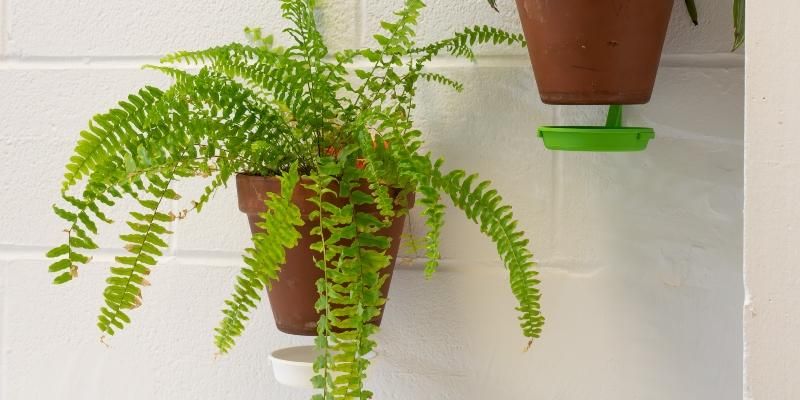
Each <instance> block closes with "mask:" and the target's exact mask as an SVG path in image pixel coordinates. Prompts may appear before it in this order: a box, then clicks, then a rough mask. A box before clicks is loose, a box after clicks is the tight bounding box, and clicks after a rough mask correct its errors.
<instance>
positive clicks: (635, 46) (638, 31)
mask: <svg viewBox="0 0 800 400" xmlns="http://www.w3.org/2000/svg"><path fill="white" fill-rule="evenodd" d="M685 1H686V6H687V9H688V11H689V15H690V16H691V18H692V21H693V22H694V23H695V25H696V24H697V22H698V21H697V7H696V6H695V1H694V0H685ZM673 2H674V0H652V1H640V0H624V1H617V2H614V3H613V4H611V2H607V1H597V0H562V1H548V0H516V4H517V10H518V11H519V16H520V20H521V22H522V28H523V31H524V32H525V36H526V37H527V39H528V51H529V53H530V58H531V63H532V65H533V69H534V73H535V75H536V82H537V84H538V87H539V94H540V96H541V98H542V101H543V102H545V103H548V104H601V105H602V104H643V103H647V102H648V101H650V96H651V95H652V92H653V86H654V84H655V79H656V73H657V71H658V64H659V61H660V60H661V50H662V47H663V45H664V39H665V37H666V33H667V26H668V24H669V20H670V16H671V14H672V6H673ZM733 2H734V5H733V13H734V45H733V49H734V50H736V49H737V48H738V47H739V46H741V45H742V44H743V43H744V11H745V9H744V0H733ZM489 4H490V5H491V6H492V8H494V9H495V10H497V0H489Z"/></svg>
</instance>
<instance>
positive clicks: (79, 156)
mask: <svg viewBox="0 0 800 400" xmlns="http://www.w3.org/2000/svg"><path fill="white" fill-rule="evenodd" d="M162 95H163V92H162V91H161V90H160V89H157V88H154V87H151V86H148V87H145V88H143V89H141V90H139V92H138V93H137V94H132V95H130V96H128V101H124V102H120V107H119V108H114V109H112V110H110V111H109V112H107V113H105V114H99V115H96V116H95V117H94V118H92V121H91V122H90V123H89V128H88V129H87V130H85V131H82V132H81V140H79V141H78V144H77V145H76V146H75V150H74V152H73V154H74V155H73V156H72V158H70V162H69V164H67V172H66V173H65V174H64V182H63V183H62V186H61V191H62V192H66V191H67V190H68V189H69V188H70V187H72V186H73V185H75V184H76V183H77V182H78V181H79V180H80V179H81V178H82V177H83V176H84V175H85V174H87V173H89V172H90V171H91V170H92V168H94V167H95V166H96V165H98V164H100V163H102V162H103V161H104V160H105V159H106V158H107V157H110V155H112V154H115V153H117V152H119V149H120V147H123V146H124V145H125V141H124V140H122V139H121V138H124V137H126V136H127V135H129V134H130V133H131V130H130V128H131V127H130V126H129V125H128V124H129V123H130V121H131V120H132V118H131V117H134V116H137V115H140V114H141V113H142V112H143V111H144V110H146V109H147V108H148V107H150V106H152V105H153V104H154V103H156V102H157V101H158V100H159V99H160V98H161V96H162Z"/></svg>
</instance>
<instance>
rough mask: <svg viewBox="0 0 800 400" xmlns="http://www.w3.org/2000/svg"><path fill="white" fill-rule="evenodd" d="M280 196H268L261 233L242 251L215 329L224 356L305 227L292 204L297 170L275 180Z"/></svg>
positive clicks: (276, 275) (292, 170)
mask: <svg viewBox="0 0 800 400" xmlns="http://www.w3.org/2000/svg"><path fill="white" fill-rule="evenodd" d="M278 179H279V181H280V187H281V193H280V194H276V193H269V195H268V198H267V200H266V201H265V204H266V206H267V211H266V212H265V213H262V214H261V215H260V216H261V218H263V221H261V222H259V223H258V224H257V226H258V227H259V228H261V229H262V232H259V233H255V234H253V247H251V248H248V249H245V254H246V255H245V256H244V262H245V264H247V267H244V268H242V270H241V272H240V274H239V277H238V278H236V287H235V289H234V294H233V296H232V299H231V300H228V301H226V302H225V303H226V304H227V305H228V307H227V308H226V309H225V310H224V311H223V314H225V318H224V319H223V320H222V323H221V324H220V326H219V327H218V328H217V329H216V332H217V335H216V343H217V348H218V349H219V350H220V351H221V352H223V353H225V352H227V351H228V350H230V349H231V347H233V345H234V341H233V339H234V338H236V337H238V336H239V335H241V334H242V332H243V331H244V321H247V320H248V317H247V315H246V314H247V313H248V312H249V311H251V309H253V308H256V307H257V304H256V303H257V302H259V301H261V294H260V292H263V291H264V290H265V289H267V290H269V288H271V287H272V282H273V281H274V280H276V279H277V278H278V272H280V268H281V266H282V265H283V263H284V262H286V250H287V249H291V248H294V247H295V246H297V242H298V241H299V240H300V233H299V232H297V228H296V227H298V226H302V225H303V224H304V222H303V219H302V217H301V215H300V209H299V208H298V207H297V206H296V205H295V204H294V203H292V192H293V191H294V188H295V186H297V182H299V181H300V177H299V176H298V175H297V167H292V169H290V170H289V172H287V173H285V174H284V175H283V176H281V177H278Z"/></svg>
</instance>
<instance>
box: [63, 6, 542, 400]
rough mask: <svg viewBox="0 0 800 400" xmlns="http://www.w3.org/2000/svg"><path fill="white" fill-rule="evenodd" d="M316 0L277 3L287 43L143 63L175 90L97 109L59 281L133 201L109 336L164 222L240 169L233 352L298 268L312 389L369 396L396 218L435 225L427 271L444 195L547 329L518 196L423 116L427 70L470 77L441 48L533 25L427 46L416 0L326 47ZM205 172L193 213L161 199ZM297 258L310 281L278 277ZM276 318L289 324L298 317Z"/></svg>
mask: <svg viewBox="0 0 800 400" xmlns="http://www.w3.org/2000/svg"><path fill="white" fill-rule="evenodd" d="M314 3H315V1H314V0H281V7H282V10H283V15H284V17H285V18H286V19H287V20H288V22H289V24H290V27H289V28H287V29H286V30H285V31H284V32H286V33H287V34H288V36H290V37H291V38H292V39H293V42H292V44H291V45H290V46H288V47H286V48H281V47H276V46H274V45H273V41H272V37H271V36H264V35H262V33H261V31H260V30H258V29H249V30H246V32H247V34H248V36H249V38H250V39H251V42H252V43H251V44H239V43H232V44H229V45H224V46H219V47H214V48H210V49H207V50H201V51H187V52H177V53H174V54H171V55H169V56H167V57H165V58H164V59H163V60H162V63H161V64H159V65H151V66H148V67H147V68H152V69H155V70H159V71H162V72H163V73H165V74H167V75H169V76H170V77H172V78H173V79H174V83H173V84H172V85H171V86H169V87H168V88H166V89H159V88H155V87H151V86H147V87H144V88H142V89H141V90H139V91H138V92H136V93H134V94H131V95H130V96H128V98H127V99H124V100H122V101H120V102H119V106H118V107H115V108H113V109H111V110H109V111H107V112H105V113H102V114H99V115H96V116H95V117H94V118H92V120H91V121H90V123H89V127H88V128H87V129H86V130H85V131H83V132H81V134H80V136H81V137H80V139H79V141H78V143H77V146H76V147H75V151H74V154H73V156H72V157H71V158H70V161H69V163H68V164H67V166H66V170H67V172H66V174H65V176H64V181H63V185H62V186H61V192H62V197H63V200H64V201H63V204H61V205H57V206H54V210H55V212H56V214H57V215H58V216H59V217H61V218H62V219H63V220H64V221H65V222H66V224H67V229H66V230H65V232H66V240H65V242H64V243H63V244H61V245H59V246H57V247H55V248H54V249H52V250H51V251H50V252H48V256H49V257H51V258H53V259H54V262H53V263H52V265H51V266H50V271H51V272H52V273H54V274H55V279H54V281H55V283H57V284H63V283H67V282H69V281H71V280H73V279H75V278H76V277H77V276H78V269H79V267H80V265H82V264H86V263H87V262H88V261H89V257H88V255H87V252H89V251H91V250H93V249H96V248H97V245H96V243H95V237H96V235H97V234H98V230H99V225H100V224H101V223H110V222H111V221H110V219H109V218H108V217H107V216H106V215H105V213H104V211H105V210H107V209H108V208H109V207H114V206H115V205H117V203H118V202H119V201H120V200H122V199H133V200H135V201H136V202H137V203H138V204H139V205H140V206H141V211H134V212H131V213H130V218H129V221H128V222H127V225H128V226H129V228H130V232H129V233H127V234H124V235H122V236H121V239H122V240H123V241H124V242H125V243H126V246H125V250H126V251H127V253H126V255H124V256H119V257H116V262H115V263H114V265H113V266H112V267H111V270H110V277H109V278H108V280H107V283H108V285H107V288H106V289H105V291H104V292H103V296H104V298H105V306H104V307H102V308H101V310H100V314H99V316H98V323H97V325H98V327H99V328H100V330H101V331H102V332H103V333H104V334H108V335H113V334H115V333H116V332H118V331H119V330H121V329H123V328H124V327H125V326H126V325H127V324H128V323H130V321H131V315H132V310H133V309H135V308H137V307H139V306H140V305H141V302H142V293H143V290H144V287H145V286H147V285H148V284H149V281H148V275H149V274H150V271H151V270H152V269H153V268H156V265H157V262H158V258H159V256H161V255H162V253H163V251H164V249H165V248H166V247H167V242H166V241H165V239H164V238H165V236H166V235H169V234H170V232H169V231H168V224H169V223H170V222H171V221H173V220H176V219H181V218H185V217H187V214H191V213H194V212H200V211H201V210H202V209H203V206H204V205H205V204H207V202H208V201H210V200H211V198H212V195H213V194H214V193H215V192H217V191H218V190H220V189H221V188H223V187H225V186H226V184H228V183H229V182H230V181H232V180H233V179H236V182H237V186H238V190H239V194H240V208H241V209H242V210H243V211H245V212H246V213H247V214H248V217H249V219H250V222H251V228H252V229H253V236H252V237H253V244H252V246H251V247H250V248H248V249H246V250H245V255H244V264H245V266H244V267H243V268H242V269H241V272H240V274H239V276H238V278H237V279H236V281H235V282H233V285H234V289H233V294H232V296H231V298H230V299H229V300H228V301H226V302H225V308H224V310H223V315H222V322H221V323H220V325H219V326H218V327H217V328H216V335H215V336H216V345H217V347H218V348H219V351H220V352H221V353H226V352H228V351H230V350H231V349H232V348H233V346H234V343H235V339H236V338H237V337H238V336H239V335H241V334H242V332H243V330H244V328H245V325H246V321H247V319H248V316H249V315H250V313H252V312H253V310H254V308H256V306H257V304H258V302H259V301H260V299H261V297H262V294H263V293H264V292H265V291H276V290H278V289H276V288H277V286H276V285H281V284H282V282H283V281H284V279H282V278H286V279H300V280H302V279H305V281H304V282H305V283H304V285H305V287H311V288H313V290H312V292H311V293H308V292H301V293H300V294H299V295H297V296H299V298H303V299H304V300H305V302H304V303H303V304H304V305H301V306H300V307H301V308H302V307H305V309H301V310H300V311H299V312H301V313H305V314H308V313H309V309H308V307H309V306H308V304H311V306H310V307H312V308H313V309H311V310H310V313H311V316H312V318H313V320H312V325H311V327H312V328H313V331H314V333H315V334H316V335H317V339H316V342H315V343H316V347H317V352H318V354H319V356H318V358H317V360H316V362H315V363H314V371H315V373H316V376H315V377H314V379H313V384H314V386H315V387H316V388H317V389H318V390H319V394H318V395H316V396H315V399H325V400H327V399H333V398H337V399H363V398H369V397H371V393H370V392H369V391H368V390H367V389H366V388H365V387H364V379H365V373H366V372H365V371H366V369H367V366H368V365H369V360H368V358H367V357H366V355H367V354H369V353H370V350H372V349H373V347H374V346H375V343H374V342H373V340H372V334H373V333H374V332H375V331H376V329H377V323H378V318H379V317H380V315H381V307H382V306H383V304H384V303H385V301H386V292H385V289H386V288H387V287H388V279H389V272H390V270H391V266H392V264H393V262H394V258H395V256H396V245H397V242H398V238H397V233H398V230H399V229H398V226H399V227H402V222H401V221H402V218H403V216H404V215H405V214H406V213H407V212H408V210H409V208H410V207H412V205H413V204H414V201H416V203H417V204H419V205H420V206H421V207H422V215H423V216H424V217H425V219H426V223H427V226H428V229H429V230H428V232H427V235H426V237H425V240H426V253H427V256H428V261H427V264H426V270H425V273H426V274H427V275H428V276H430V275H432V274H433V273H434V272H435V271H436V268H437V265H438V258H439V236H440V233H441V228H442V225H443V223H444V205H443V204H442V201H443V197H448V198H449V199H450V200H452V202H453V204H455V206H456V207H458V208H460V209H461V210H463V212H464V213H465V214H466V215H467V216H468V217H469V218H470V219H472V220H473V221H475V223H476V224H478V225H479V226H480V229H481V231H482V232H483V233H484V234H485V235H486V236H487V237H488V238H489V239H491V240H492V241H494V242H495V243H496V244H497V250H498V253H499V255H500V258H501V259H502V260H503V262H504V264H505V265H506V267H507V268H508V271H509V274H510V283H511V290H512V292H513V293H514V295H515V296H516V298H517V299H518V301H519V306H518V310H519V312H520V321H521V327H522V332H523V333H524V335H525V336H526V337H528V338H529V339H530V340H533V339H534V338H537V337H538V336H539V335H540V332H541V328H542V324H543V322H544V319H543V317H542V316H541V314H540V307H539V291H538V289H537V285H538V283H539V282H538V280H537V279H536V275H537V272H536V271H535V270H534V269H533V268H534V262H533V258H532V254H531V252H530V251H529V250H528V240H527V239H525V237H524V234H523V232H521V231H519V230H518V228H517V223H516V221H515V220H514V217H513V215H512V213H511V209H510V207H509V206H507V205H505V204H504V203H503V201H502V199H501V197H500V195H499V194H498V193H497V192H496V191H495V190H493V189H491V188H490V183H489V182H488V181H481V180H480V179H479V178H478V176H477V175H475V174H468V173H466V172H464V171H460V170H454V171H449V172H448V171H446V170H445V169H444V165H443V161H442V160H441V159H436V158H434V157H433V156H432V155H431V154H430V153H426V152H423V150H422V146H423V141H422V132H420V131H419V130H417V129H415V126H414V109H415V103H414V95H415V91H416V88H417V86H418V84H419V83H420V82H422V81H432V82H436V83H441V84H443V85H445V86H449V87H450V88H453V89H455V90H461V88H462V87H461V85H460V84H459V83H458V82H456V81H454V80H451V79H450V78H448V77H446V76H443V75H440V74H436V73H433V72H429V71H426V70H425V65H426V64H427V63H428V62H429V61H431V60H432V59H433V58H434V57H436V56H438V55H441V54H446V55H450V56H455V57H466V58H473V57H474V53H473V50H472V46H473V45H477V44H481V43H487V42H489V43H495V44H497V43H505V44H508V45H518V46H521V45H524V40H523V38H522V36H521V35H515V34H509V33H506V32H503V31H500V30H498V29H495V28H491V27H486V26H478V27H474V28H468V29H465V30H463V31H461V32H458V33H456V34H454V35H453V36H452V37H450V38H447V39H444V40H441V41H438V42H435V43H429V44H418V43H416V41H415V39H414V37H415V27H416V25H417V19H418V17H419V14H420V11H421V10H422V9H423V8H424V7H425V5H424V4H423V2H422V1H421V0H406V1H405V4H404V6H403V8H402V9H400V10H399V11H397V12H396V19H395V20H394V21H384V22H383V23H382V24H381V27H382V32H381V33H379V34H377V35H375V38H376V39H377V42H378V46H377V47H376V48H365V49H355V50H344V51H340V52H337V53H335V54H330V53H329V51H328V49H327V48H326V46H325V41H324V38H323V37H322V35H321V34H320V32H319V31H318V30H317V26H316V22H315V19H314V12H315V4H314ZM187 65H196V66H195V67H193V68H197V70H196V72H191V73H190V72H187V68H184V67H186V66H187ZM361 65H368V66H367V67H361ZM195 176H204V177H208V178H210V181H209V183H208V186H207V187H206V189H205V191H204V194H203V195H202V196H200V198H198V199H196V200H195V201H194V202H192V207H191V209H189V210H188V211H187V212H182V213H180V215H174V214H172V213H169V212H166V211H164V210H163V208H164V207H163V206H164V203H165V202H166V201H167V200H170V199H178V198H179V194H178V193H176V192H175V191H174V189H173V186H174V183H175V182H176V181H179V180H183V179H189V178H193V177H195ZM415 196H416V200H415ZM297 271H303V272H302V273H300V274H299V275H303V274H305V278H298V277H296V276H295V277H292V278H287V277H288V275H284V274H285V273H287V272H290V273H295V272H297ZM309 271H311V272H309ZM284 289H285V288H284ZM274 307H275V305H274V304H273V308H274ZM281 325H282V324H281ZM301 325H302V323H301ZM294 327H295V328H296V327H297V326H294ZM283 328H284V330H287V331H291V330H292V329H293V328H292V323H289V324H288V325H286V326H284V327H283ZM301 328H307V327H303V326H301ZM293 333H301V334H302V333H307V331H305V330H303V329H301V330H300V331H299V332H293ZM529 345H530V343H529Z"/></svg>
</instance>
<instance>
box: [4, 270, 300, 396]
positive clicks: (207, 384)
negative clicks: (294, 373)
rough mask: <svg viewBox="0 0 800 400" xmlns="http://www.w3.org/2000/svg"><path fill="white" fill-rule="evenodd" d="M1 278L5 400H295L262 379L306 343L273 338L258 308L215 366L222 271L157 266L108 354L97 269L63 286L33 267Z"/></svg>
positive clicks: (226, 287)
mask: <svg viewBox="0 0 800 400" xmlns="http://www.w3.org/2000/svg"><path fill="white" fill-rule="evenodd" d="M3 268H4V269H5V270H6V271H7V272H8V273H9V275H10V286H9V288H8V294H7V295H8V297H7V298H8V301H9V304H8V309H7V315H6V321H5V323H4V330H5V334H6V336H5V338H6V340H7V342H6V346H7V349H8V350H7V353H6V354H5V355H4V357H3V360H4V362H6V363H7V364H6V365H7V369H6V370H5V371H6V372H7V373H8V376H7V377H6V378H7V380H6V383H8V385H9V386H8V387H6V388H4V390H6V393H5V394H6V395H7V396H8V398H10V399H36V398H76V399H78V398H80V399H98V400H99V399H108V398H147V399H154V400H155V399H165V400H166V399H176V398H196V399H213V398H244V399H251V398H252V399H255V398H259V396H260V397H261V398H263V396H264V395H265V394H269V395H270V396H268V397H270V398H302V397H293V396H298V393H297V392H296V391H294V390H291V389H288V388H284V387H282V386H280V385H278V384H277V383H276V382H275V381H274V380H273V379H272V373H271V370H270V368H269V362H268V358H267V356H268V354H269V352H271V351H272V350H274V349H275V348H277V347H280V346H289V345H293V344H295V345H296V344H302V343H308V342H309V340H310V339H304V338H296V337H290V336H287V335H283V334H279V333H278V331H277V330H276V329H275V327H274V322H273V321H272V316H271V312H270V308H269V306H268V305H267V304H263V306H262V307H261V309H260V310H258V311H257V312H256V313H254V314H253V319H252V321H251V322H250V323H249V324H248V330H247V332H246V334H245V335H244V336H243V337H242V339H241V340H240V341H239V346H238V347H236V349H235V350H234V351H233V352H232V353H231V354H230V355H228V356H224V357H221V358H219V359H215V357H214V353H215V348H214V344H213V328H215V327H216V326H217V323H218V322H219V320H220V318H221V315H222V312H221V311H220V310H221V308H222V306H223V300H225V299H226V298H227V297H228V295H229V291H230V290H231V289H232V287H233V273H234V271H235V270H234V269H232V268H222V267H204V266H187V265H180V264H174V263H173V264H170V263H168V264H166V265H161V266H158V267H157V268H155V269H154V272H153V274H152V275H151V281H152V284H153V285H152V286H151V287H148V288H145V290H144V293H143V299H144V304H143V306H142V307H141V308H139V309H137V310H135V311H133V312H130V314H129V315H130V316H131V319H132V320H133V322H132V324H131V325H130V326H128V328H126V330H123V331H121V332H119V333H118V334H117V335H115V336H113V337H107V338H106V339H105V341H106V342H107V343H108V344H109V345H110V348H106V347H105V346H104V345H103V344H101V343H100V337H101V334H100V332H99V331H98V330H97V327H96V326H95V323H96V318H97V313H98V312H99V306H100V304H101V302H102V290H103V285H104V280H105V277H106V274H107V270H108V266H107V265H106V263H102V262H97V263H95V264H93V265H92V266H91V267H90V268H85V273H83V274H82V275H81V277H80V278H79V279H78V280H76V281H73V282H71V283H70V284H68V285H65V286H52V285H50V283H49V279H47V276H46V272H45V271H46V268H47V267H46V264H45V263H43V262H28V261H25V262H22V261H18V262H13V263H10V264H4V265H3ZM33 294H35V295H33ZM33 316H35V317H33ZM132 371H134V372H132ZM200 377H202V378H200ZM43 381H46V382H47V384H46V385H43V384H37V382H39V383H41V382H43Z"/></svg>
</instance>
